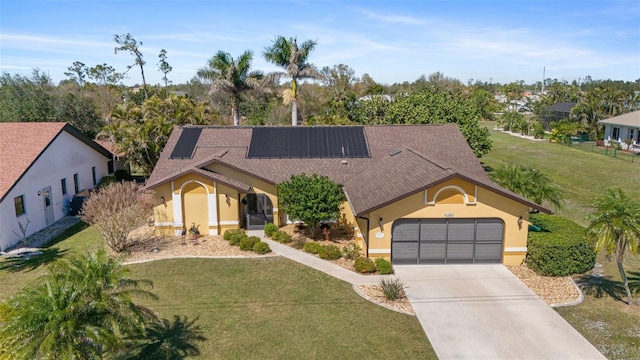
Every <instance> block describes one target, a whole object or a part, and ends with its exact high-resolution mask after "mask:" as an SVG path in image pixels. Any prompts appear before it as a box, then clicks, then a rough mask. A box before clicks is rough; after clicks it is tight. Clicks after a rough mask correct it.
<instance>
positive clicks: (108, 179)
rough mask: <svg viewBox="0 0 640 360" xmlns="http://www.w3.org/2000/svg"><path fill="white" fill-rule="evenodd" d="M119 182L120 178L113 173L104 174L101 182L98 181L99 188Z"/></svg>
mask: <svg viewBox="0 0 640 360" xmlns="http://www.w3.org/2000/svg"><path fill="white" fill-rule="evenodd" d="M115 182H118V180H116V177H115V176H113V175H106V176H103V177H102V179H100V182H99V183H98V189H102V188H106V187H107V186H109V185H111V184H113V183H115Z"/></svg>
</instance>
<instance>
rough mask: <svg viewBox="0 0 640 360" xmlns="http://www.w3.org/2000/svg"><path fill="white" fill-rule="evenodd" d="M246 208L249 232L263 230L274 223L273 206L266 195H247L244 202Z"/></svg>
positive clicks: (246, 222) (246, 221)
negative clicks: (268, 224)
mask: <svg viewBox="0 0 640 360" xmlns="http://www.w3.org/2000/svg"><path fill="white" fill-rule="evenodd" d="M242 203H243V204H245V205H244V208H245V217H246V218H245V224H246V226H247V230H262V229H264V226H265V224H267V223H272V222H273V205H272V204H271V199H269V197H268V196H267V195H265V194H247V196H245V198H244V199H243V201H242Z"/></svg>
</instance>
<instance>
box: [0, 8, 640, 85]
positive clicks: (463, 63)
mask: <svg viewBox="0 0 640 360" xmlns="http://www.w3.org/2000/svg"><path fill="white" fill-rule="evenodd" d="M124 33H131V34H132V35H133V36H134V37H135V38H136V39H137V40H138V41H141V42H142V43H143V45H142V46H141V48H140V49H141V51H142V52H143V55H144V60H145V61H146V62H147V65H146V66H145V74H146V76H147V82H148V83H150V84H157V83H160V82H161V78H162V73H160V72H159V71H158V66H157V62H158V53H159V52H160V50H161V49H163V48H164V49H166V50H167V56H168V62H169V64H170V65H171V66H173V71H172V72H171V73H169V79H170V80H172V81H173V82H174V83H182V82H186V81H188V80H189V79H191V78H192V77H193V76H194V75H195V73H196V71H197V70H198V69H199V68H201V67H203V66H204V65H205V64H206V62H207V59H208V58H210V57H211V56H212V55H213V54H215V53H216V52H217V51H218V50H223V51H225V52H229V53H230V54H231V55H233V56H234V57H236V56H238V55H240V54H241V53H242V52H243V51H244V50H252V51H253V52H254V62H253V68H254V69H259V70H262V71H264V72H269V71H274V70H276V68H275V67H274V66H273V65H271V64H268V63H266V62H265V61H264V59H263V58H262V51H263V49H264V48H265V47H266V46H268V45H270V44H271V41H272V40H273V39H274V37H275V36H276V35H283V36H286V37H297V38H298V40H300V41H302V40H307V39H312V40H315V41H317V43H318V45H317V47H316V50H315V51H314V52H313V53H312V55H311V57H310V61H311V62H312V63H314V64H315V65H316V66H318V67H319V68H322V67H324V66H333V65H336V64H340V63H343V64H347V65H349V66H350V67H351V68H353V69H354V70H355V71H356V75H357V76H361V75H362V74H364V73H368V74H369V75H371V77H373V79H374V80H375V81H377V82H380V83H386V84H392V83H395V82H403V81H414V80H415V79H417V78H418V77H419V76H420V75H421V74H425V75H428V74H431V73H434V72H436V71H440V72H442V73H444V74H445V75H446V76H449V77H453V78H457V79H459V80H461V81H462V82H464V83H466V82H467V81H468V80H469V79H478V80H482V81H492V82H500V83H507V82H511V81H516V80H524V81H525V82H527V83H532V82H535V81H538V80H541V79H542V71H543V67H546V77H547V78H552V79H558V80H567V81H572V80H577V79H579V78H584V77H585V76H587V75H590V76H591V77H592V78H593V79H614V80H628V81H635V80H636V79H639V78H640V1H637V0H634V1H594V0H583V1H539V0H528V1H520V0H512V1H508V0H504V1H460V0H451V1H445V0H440V1H431V0H426V1H425V0H422V1H420V0H415V1H402V0H395V1H391V0H385V1H375V0H373V1H371V0H370V1H346V0H344V1H340V0H331V1H329V0H315V1H311V0H309V1H258V0H255V1H246V0H244V1H243V0H238V1H192V0H183V1H177V0H164V1H144V0H127V1H121V0H112V1H92V0H87V1H79V0H75V1H31V0H0V71H3V72H5V71H6V72H10V73H22V74H29V73H30V72H31V69H33V68H39V69H41V70H42V71H45V72H47V73H48V74H49V75H50V76H51V78H52V79H53V80H54V81H55V82H58V81H60V80H63V79H65V78H66V77H65V75H64V72H65V71H67V68H68V67H69V66H71V64H72V63H73V62H74V61H81V62H83V63H85V64H86V65H88V66H95V65H97V64H102V63H106V64H108V65H111V66H113V67H115V68H116V69H117V70H118V71H124V70H126V66H127V65H129V64H131V63H132V62H133V58H132V57H131V56H130V55H128V54H126V53H118V54H114V47H115V43H114V42H113V35H114V34H124ZM124 83H125V84H128V85H132V84H135V83H141V77H140V74H139V71H138V70H137V69H132V70H131V71H130V72H129V73H128V78H127V79H125V81H124Z"/></svg>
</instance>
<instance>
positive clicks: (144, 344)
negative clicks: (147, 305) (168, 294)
mask: <svg viewBox="0 0 640 360" xmlns="http://www.w3.org/2000/svg"><path fill="white" fill-rule="evenodd" d="M196 321H198V318H195V319H193V320H189V319H188V318H187V317H186V316H184V317H180V316H178V315H176V316H174V317H173V321H171V320H168V319H159V320H158V321H155V322H153V323H151V324H148V325H147V326H146V327H145V335H144V336H142V337H140V338H138V339H135V340H134V341H135V342H136V343H137V346H136V349H137V351H136V353H135V354H130V355H126V357H124V358H122V359H128V360H134V359H140V360H141V359H176V360H180V359H184V358H186V357H190V356H198V355H200V349H199V347H198V345H197V344H196V342H199V341H205V340H206V339H207V338H206V337H204V336H203V331H202V330H201V329H200V326H198V325H195V323H196Z"/></svg>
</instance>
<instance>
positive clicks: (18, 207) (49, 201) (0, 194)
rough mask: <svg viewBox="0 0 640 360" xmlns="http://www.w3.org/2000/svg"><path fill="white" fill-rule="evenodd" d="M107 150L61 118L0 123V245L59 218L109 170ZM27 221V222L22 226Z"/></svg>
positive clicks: (35, 230) (110, 155)
mask: <svg viewBox="0 0 640 360" xmlns="http://www.w3.org/2000/svg"><path fill="white" fill-rule="evenodd" d="M111 161H112V154H111V153H110V152H109V151H107V149H105V148H103V147H102V146H100V145H99V144H97V143H96V142H95V141H93V140H92V139H91V138H89V137H87V136H85V135H84V134H82V133H81V132H80V131H79V130H78V129H76V128H74V127H73V126H71V125H69V124H67V123H63V122H46V123H37V122H24V123H0V248H1V249H2V250H4V249H6V248H7V247H9V246H11V245H14V244H15V243H17V242H18V241H20V239H21V238H22V232H21V230H20V225H19V224H22V226H23V227H25V226H26V230H27V232H26V236H29V235H31V234H33V233H35V232H37V231H39V230H42V229H43V228H45V227H47V226H49V225H51V224H53V223H54V222H55V221H57V220H59V219H60V218H62V217H64V216H65V215H66V214H67V212H68V210H69V203H70V200H71V198H72V197H73V196H74V194H77V193H80V192H81V191H82V190H85V189H91V188H93V187H95V186H96V185H97V184H98V182H99V181H100V179H101V178H102V177H103V176H105V175H107V174H108V173H109V169H110V167H112V166H113V165H110V162H111ZM27 223H29V225H28V226H27Z"/></svg>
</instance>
